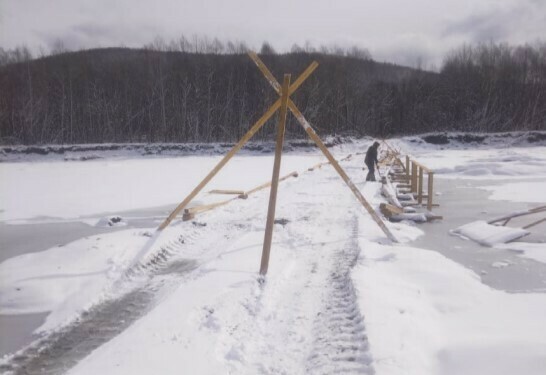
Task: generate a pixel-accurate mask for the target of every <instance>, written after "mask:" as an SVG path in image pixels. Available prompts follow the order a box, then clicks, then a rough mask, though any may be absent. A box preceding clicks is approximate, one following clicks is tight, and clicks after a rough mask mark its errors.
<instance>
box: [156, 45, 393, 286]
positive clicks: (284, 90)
mask: <svg viewBox="0 0 546 375" xmlns="http://www.w3.org/2000/svg"><path fill="white" fill-rule="evenodd" d="M249 56H250V58H251V59H252V61H254V63H255V64H256V66H257V67H258V68H259V69H260V71H261V72H262V73H263V75H264V76H265V78H266V79H267V80H268V81H269V84H270V85H271V86H272V87H273V89H274V90H275V91H276V92H277V94H279V96H280V98H279V99H277V100H276V101H275V103H273V104H272V105H271V107H269V109H268V110H267V111H266V112H265V113H264V114H263V116H262V117H260V119H258V121H256V123H255V124H254V125H253V126H252V127H251V128H250V130H249V131H248V132H247V133H246V134H245V135H244V136H243V137H242V138H241V140H240V141H239V142H238V143H237V144H236V145H235V146H233V148H232V149H231V150H230V151H229V152H228V153H227V154H226V155H225V156H224V158H223V159H222V160H220V162H219V163H218V164H217V165H216V166H215V167H214V168H213V169H212V170H211V171H210V172H209V174H208V175H207V176H206V177H205V178H204V179H203V181H201V182H200V183H199V185H197V186H196V187H195V188H194V189H193V190H192V192H191V193H190V194H189V195H188V196H187V197H186V198H185V199H184V200H183V201H182V202H181V203H180V204H179V205H178V206H177V207H176V208H175V209H174V211H173V212H172V213H171V214H170V215H169V216H168V217H167V218H166V219H165V221H164V222H163V223H161V225H160V226H159V228H158V231H161V230H163V229H165V228H166V227H167V226H168V225H169V224H170V223H171V221H172V220H173V219H174V218H175V217H176V216H177V215H178V214H179V213H180V211H182V210H183V209H184V208H185V207H186V206H187V205H188V203H190V202H191V201H192V200H193V198H195V196H197V194H199V192H200V191H201V190H202V189H203V188H204V187H205V185H206V184H207V183H208V182H209V181H210V180H211V179H212V178H213V177H214V176H215V175H216V174H217V173H218V172H219V171H220V170H221V169H222V168H223V167H224V165H226V163H227V162H228V161H229V160H230V159H231V158H232V157H233V156H234V155H235V154H236V153H237V152H238V151H239V150H240V149H241V148H242V147H243V146H244V145H245V143H247V142H248V141H249V140H250V138H252V136H253V135H254V134H255V133H256V132H257V131H258V130H259V129H260V128H261V127H262V126H263V125H264V124H265V123H266V122H267V120H269V119H270V118H271V116H273V114H274V113H275V112H276V111H277V110H278V109H279V108H280V118H279V123H278V126H277V139H276V145H275V160H274V163H273V176H272V181H271V191H270V195H269V207H268V211H267V222H266V228H265V235H264V245H263V251H262V260H261V265H260V274H262V275H265V274H266V273H267V268H268V265H269V254H270V253H271V240H272V237H273V224H274V219H275V207H276V201H277V189H278V185H279V171H280V166H281V154H282V148H283V142H284V133H285V125H286V114H287V110H288V109H290V111H291V112H292V114H293V115H294V116H295V117H296V119H297V120H298V122H299V123H300V124H301V126H303V128H304V129H305V132H306V133H307V134H308V135H309V137H310V138H311V139H312V140H313V141H314V142H315V143H316V145H317V146H318V147H319V149H320V150H321V151H322V152H323V154H324V156H326V158H327V159H328V161H329V162H330V163H331V164H332V165H333V167H334V169H335V170H336V171H337V173H339V175H340V176H341V178H342V179H343V181H345V183H346V184H347V186H349V188H350V189H351V191H352V192H353V194H354V195H355V196H356V198H357V199H358V200H359V201H360V203H361V204H362V205H363V206H364V208H365V209H366V210H367V211H368V213H369V214H370V215H371V216H372V218H373V219H374V221H375V222H376V223H377V225H379V227H380V228H381V229H382V230H383V232H384V233H385V234H386V235H387V237H388V238H389V239H390V240H391V241H393V242H398V241H397V240H396V238H395V237H394V236H393V234H392V233H391V232H390V231H389V229H388V228H387V227H386V226H385V223H384V222H383V220H381V218H380V217H379V216H378V215H377V213H376V212H375V211H374V209H373V208H372V206H370V204H369V203H368V201H366V199H365V198H364V196H363V195H362V193H361V192H360V191H359V190H358V188H357V187H356V186H355V185H354V184H353V182H352V181H351V179H350V178H349V176H347V174H346V173H345V171H344V170H343V169H342V168H341V166H340V165H339V163H338V162H337V161H336V160H335V159H334V157H333V156H332V154H331V153H330V151H329V150H328V149H327V148H326V146H325V145H324V143H323V142H322V140H321V139H320V138H319V136H318V135H317V133H315V131H314V130H313V128H312V127H311V125H310V124H309V122H308V121H307V120H306V119H305V117H304V116H303V114H302V113H301V112H300V110H299V109H298V107H296V105H295V104H294V102H293V101H292V99H290V95H292V94H293V93H294V92H295V91H296V90H297V89H298V88H299V87H300V86H301V84H302V83H303V82H304V81H305V80H306V79H307V78H308V77H309V76H310V75H311V74H312V73H313V71H314V70H315V69H316V68H317V67H318V63H317V62H316V61H313V62H312V63H311V65H309V67H308V68H307V69H305V71H304V72H303V73H302V74H301V75H300V76H299V77H298V79H296V81H294V83H292V84H290V79H291V75H290V74H285V75H284V80H283V84H282V86H281V85H280V84H279V82H278V81H277V80H276V79H275V77H274V76H273V74H272V73H271V72H270V71H269V69H268V68H267V66H266V65H265V64H264V63H263V61H262V60H261V59H260V58H259V57H258V55H257V54H256V53H254V52H250V53H249Z"/></svg>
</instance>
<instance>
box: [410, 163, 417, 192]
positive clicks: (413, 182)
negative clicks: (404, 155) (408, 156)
mask: <svg viewBox="0 0 546 375" xmlns="http://www.w3.org/2000/svg"><path fill="white" fill-rule="evenodd" d="M411 192H412V193H417V164H415V162H414V161H413V160H412V161H411Z"/></svg>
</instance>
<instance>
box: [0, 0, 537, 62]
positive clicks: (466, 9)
mask: <svg viewBox="0 0 546 375" xmlns="http://www.w3.org/2000/svg"><path fill="white" fill-rule="evenodd" d="M180 34H184V35H186V36H191V35H192V34H199V35H207V36H210V37H218V38H219V39H220V40H224V41H225V40H243V41H246V42H247V44H248V45H249V46H251V47H253V48H255V49H258V48H259V47H260V46H261V44H262V42H263V41H264V40H267V41H269V43H270V44H271V45H273V47H274V48H275V49H277V50H278V51H285V50H289V49H290V47H291V46H292V45H293V44H294V43H298V44H300V45H303V44H304V43H305V42H306V41H309V42H311V43H312V44H313V45H315V46H318V45H321V44H326V45H329V44H334V43H335V44H339V45H342V46H351V45H358V46H360V47H363V48H367V49H368V50H369V51H370V52H371V53H372V56H373V58H374V59H376V60H380V61H383V60H384V61H391V62H396V63H401V64H405V65H415V64H416V62H417V60H418V59H419V58H420V59H421V60H422V61H423V62H424V64H425V66H429V65H430V64H436V65H437V66H439V65H440V64H441V61H442V57H443V56H444V55H445V53H446V52H447V51H449V50H450V49H451V48H453V47H457V46H460V45H461V44H463V43H479V42H488V41H494V42H500V41H504V42H509V43H512V44H523V43H526V42H528V43H534V42H536V41H538V40H540V39H542V40H543V41H546V0H376V1H371V0H346V1H344V0H335V1H331V0H276V1H262V0H152V1H145V0H0V47H3V48H14V47H15V46H17V45H22V44H24V45H27V46H28V47H30V48H31V49H32V50H33V51H34V52H37V51H39V48H40V47H42V48H43V49H44V50H49V48H50V47H51V46H52V45H53V43H54V42H55V41H56V40H59V39H60V40H63V41H64V44H65V46H66V47H68V48H70V49H78V48H92V47H99V46H100V47H107V46H119V45H124V46H129V47H140V46H142V45H143V44H145V43H149V42H151V41H153V40H154V38H155V37H157V36H161V37H163V38H164V39H165V40H170V39H176V38H178V37H179V36H180Z"/></svg>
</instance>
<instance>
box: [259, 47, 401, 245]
mask: <svg viewBox="0 0 546 375" xmlns="http://www.w3.org/2000/svg"><path fill="white" fill-rule="evenodd" d="M249 56H250V58H252V60H253V61H254V62H255V63H256V65H257V66H258V68H259V69H260V70H261V71H262V73H263V74H264V76H265V77H266V78H267V80H268V81H269V83H270V84H271V86H273V88H274V89H275V91H277V93H279V94H280V92H279V89H278V88H279V83H278V82H277V80H276V79H275V77H274V76H273V74H271V72H270V71H269V69H268V68H267V67H266V66H265V64H264V63H263V62H262V61H261V60H260V58H259V57H258V56H257V55H256V54H255V53H249ZM288 108H289V109H290V111H291V112H292V114H293V115H294V116H295V117H296V119H297V120H298V122H299V123H300V125H301V126H303V128H304V129H305V132H306V133H307V134H308V135H309V137H310V138H311V139H312V140H313V142H315V144H316V145H317V146H318V148H319V149H320V150H321V151H322V153H323V154H324V156H326V158H327V159H328V161H329V162H330V163H331V164H332V166H333V167H334V169H335V170H336V172H337V173H338V174H339V175H340V176H341V178H342V179H343V181H345V183H346V184H347V186H349V188H350V189H351V191H352V192H353V194H354V195H355V196H356V198H357V199H358V200H359V202H360V203H361V204H362V205H363V206H364V208H365V209H366V211H368V213H369V214H370V215H371V217H372V219H373V220H374V221H375V222H376V223H377V225H379V227H380V228H381V229H382V230H383V232H384V233H385V234H386V235H387V237H388V238H389V239H390V240H391V241H393V242H398V240H397V239H396V237H394V235H393V234H392V233H391V231H390V230H389V229H388V228H387V227H386V226H385V223H384V222H383V220H381V218H380V217H379V216H378V215H377V213H376V212H375V211H374V209H373V207H372V206H370V204H369V203H368V201H367V200H366V198H364V196H363V195H362V193H361V192H360V190H358V188H357V187H356V186H355V184H354V183H353V182H352V181H351V179H350V178H349V176H347V174H346V173H345V171H344V170H343V169H342V168H341V166H340V165H339V163H338V162H337V161H336V159H334V157H333V156H332V154H331V153H330V151H329V150H328V148H326V146H325V145H324V143H323V142H322V140H321V139H320V138H319V136H318V135H317V133H315V131H314V130H313V128H312V127H311V125H310V124H309V122H307V120H306V119H305V117H304V116H303V114H302V113H301V112H300V110H299V109H298V107H296V105H295V104H294V102H293V101H292V100H291V99H290V98H288Z"/></svg>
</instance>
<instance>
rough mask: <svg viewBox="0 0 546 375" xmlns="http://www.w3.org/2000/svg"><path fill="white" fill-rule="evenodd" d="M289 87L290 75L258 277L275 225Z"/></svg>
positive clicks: (264, 266)
mask: <svg viewBox="0 0 546 375" xmlns="http://www.w3.org/2000/svg"><path fill="white" fill-rule="evenodd" d="M289 86H290V74H285V75H284V81H283V84H282V95H281V112H280V117H279V125H278V127H277V143H276V145H275V160H274V162H273V176H272V178H271V191H270V193H269V207H268V209H267V221H266V224H265V234H264V246H263V250H262V260H261V263H260V275H265V274H267V269H268V267H269V256H270V253H271V241H272V239H273V225H274V224H275V223H274V221H275V208H276V205H277V189H278V187H279V172H280V169H281V154H282V145H283V142H284V131H285V125H286V112H287V102H288V87H289Z"/></svg>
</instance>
